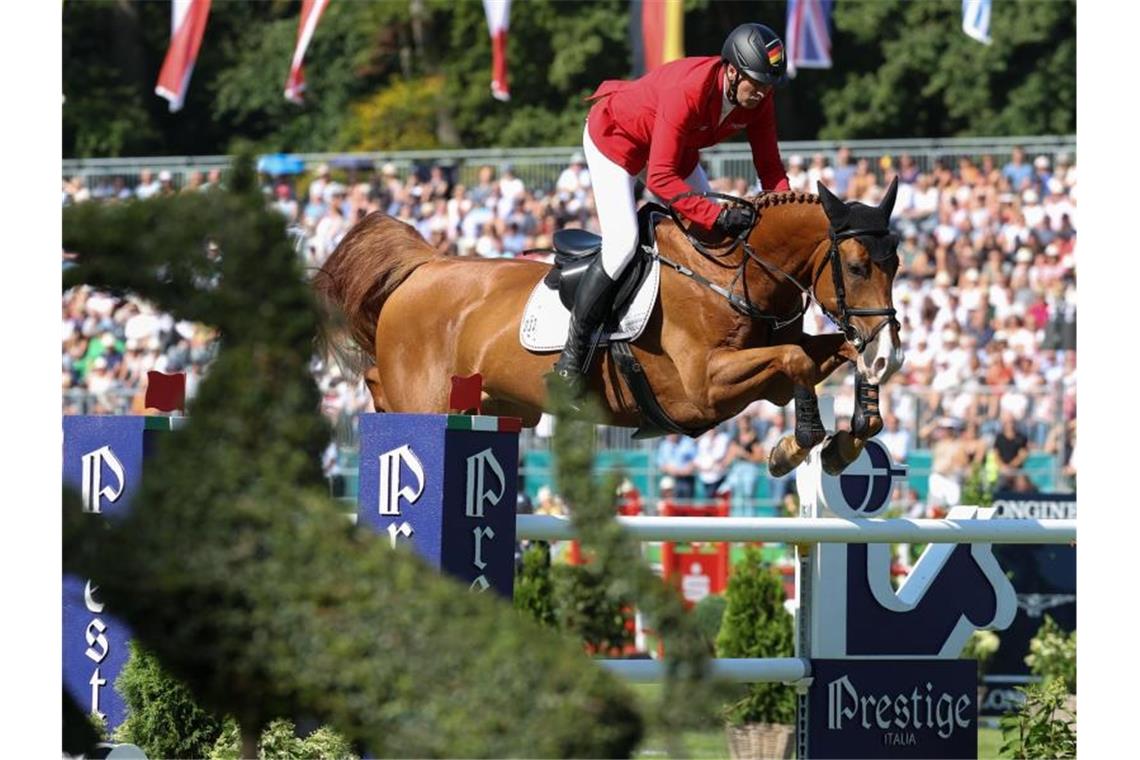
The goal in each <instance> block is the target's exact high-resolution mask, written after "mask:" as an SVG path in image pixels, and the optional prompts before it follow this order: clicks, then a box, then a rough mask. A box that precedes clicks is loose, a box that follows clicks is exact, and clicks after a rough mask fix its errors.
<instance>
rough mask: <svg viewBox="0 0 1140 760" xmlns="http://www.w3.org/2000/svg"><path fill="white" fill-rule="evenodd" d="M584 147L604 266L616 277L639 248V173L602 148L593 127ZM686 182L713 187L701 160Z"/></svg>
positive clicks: (698, 188) (703, 190) (703, 188)
mask: <svg viewBox="0 0 1140 760" xmlns="http://www.w3.org/2000/svg"><path fill="white" fill-rule="evenodd" d="M582 147H583V149H584V152H585V154H586V164H587V166H589V168H590V184H591V186H592V187H593V190H594V208H595V209H597V212H598V226H599V227H601V232H602V268H603V269H605V270H606V274H607V275H609V276H610V278H612V279H615V280H616V279H617V278H618V277H619V276H620V275H621V273H622V272H623V271H625V267H626V265H627V264H629V262H630V261H631V260H632V259H633V254H634V252H636V250H637V201H636V200H635V199H634V197H633V190H634V187H635V186H636V184H637V180H638V177H635V176H633V175H631V174H629V173H628V172H627V171H626V170H625V169H623V168H622V167H621V166H619V165H618V164H615V163H614V162H613V161H611V160H609V159H608V158H606V157H605V155H604V154H603V153H602V152H601V151H600V150H598V146H596V145H594V141H593V140H591V139H590V129H589V127H587V128H586V130H585V131H584V132H583V134H582ZM640 176H641V178H642V180H643V181H644V177H645V172H644V171H642V173H641V175H640ZM685 183H686V184H687V185H688V186H689V187H690V188H692V189H693V190H696V191H697V192H701V193H707V192H709V191H710V190H712V188H711V187H709V178H708V175H706V174H705V170H704V169H702V168H701V165H700V163H698V164H697V167H696V168H695V169H693V172H692V174H690V175H689V176H688V177H686V178H685ZM664 200H668V199H664Z"/></svg>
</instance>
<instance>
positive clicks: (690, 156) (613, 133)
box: [587, 56, 788, 230]
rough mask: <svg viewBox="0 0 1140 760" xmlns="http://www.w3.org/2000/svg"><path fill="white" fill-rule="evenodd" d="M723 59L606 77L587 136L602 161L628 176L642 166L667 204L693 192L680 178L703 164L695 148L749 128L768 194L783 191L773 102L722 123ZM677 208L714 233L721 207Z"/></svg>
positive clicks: (700, 202)
mask: <svg viewBox="0 0 1140 760" xmlns="http://www.w3.org/2000/svg"><path fill="white" fill-rule="evenodd" d="M723 68H724V67H723V66H722V65H721V61H720V58H719V57H717V56H702V57H695V58H681V59H679V60H676V61H671V62H669V63H667V64H665V65H664V66H660V67H658V68H656V69H654V70H653V71H651V72H650V73H648V74H646V75H645V76H643V77H641V78H640V79H636V80H633V81H627V80H623V79H609V80H606V81H605V82H602V84H601V86H600V87H598V89H597V90H596V91H595V92H594V94H593V95H591V96H590V98H589V99H590V100H596V101H597V102H596V103H595V104H594V105H593V107H592V108H591V109H590V115H589V118H588V122H587V123H588V125H589V130H590V138H591V139H593V141H594V144H595V145H597V146H598V150H600V151H601V152H602V153H603V155H605V156H606V157H607V158H609V159H610V160H611V161H613V162H614V163H616V164H619V165H620V166H621V167H622V168H624V169H625V170H626V171H627V172H629V173H630V174H632V175H635V176H636V175H637V174H640V173H641V170H642V169H644V168H645V166H646V164H648V165H649V170H648V171H647V172H646V185H647V186H648V187H649V191H650V192H652V193H653V194H654V195H656V196H657V197H659V198H662V199H664V200H666V201H667V200H669V199H670V198H673V197H674V196H676V195H679V194H681V193H684V192H688V191H689V190H691V188H690V187H689V186H688V185H687V184H686V183H685V177H687V176H689V174H690V173H692V171H693V169H694V168H696V166H697V161H698V160H700V149H701V148H707V147H708V146H710V145H716V144H717V143H719V142H721V141H722V140H724V139H725V138H726V137H728V136H729V135H731V134H733V133H735V132H737V131H738V130H740V129H746V130H747V134H748V142H749V144H751V146H752V163H753V164H754V165H755V166H756V174H757V175H758V176H759V177H760V181H761V183H762V185H763V187H764V188H765V189H766V190H787V189H788V176H787V174H786V173H785V171H784V165H783V162H782V161H781V160H780V149H779V147H777V145H776V109H775V98H774V96H773V95H772V94H769V95H768V96H767V97H766V98H765V99H764V101H763V102H762V103H761V104H760V107H759V108H755V109H753V110H749V109H747V108H740V107H739V106H737V107H735V108H733V109H732V111H731V112H730V113H729V115H728V117H727V118H726V119H724V121H720V115H721V105H722V102H723V97H724V96H723V95H722V94H721V93H722V71H723ZM674 207H675V208H676V209H677V211H679V212H680V213H682V214H684V215H685V216H686V217H688V218H689V219H691V220H692V221H693V222H694V223H696V224H697V225H698V226H700V227H702V228H704V229H706V230H711V229H712V226H713V224H714V223H715V222H716V218H717V216H718V215H719V214H720V210H721V207H720V206H719V205H717V204H716V203H713V202H712V201H709V200H706V199H704V198H697V197H690V198H685V199H684V200H680V201H677V202H676V203H675V204H674Z"/></svg>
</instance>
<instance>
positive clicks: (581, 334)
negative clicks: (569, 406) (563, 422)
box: [554, 254, 617, 401]
mask: <svg viewBox="0 0 1140 760" xmlns="http://www.w3.org/2000/svg"><path fill="white" fill-rule="evenodd" d="M616 294H617V281H615V280H611V279H610V276H609V275H608V274H606V270H605V269H603V268H602V257H601V254H599V255H598V257H597V258H595V259H594V260H593V261H592V262H591V263H590V266H589V267H587V269H586V271H585V272H583V273H582V281H581V282H580V283H578V290H577V292H576V293H575V294H574V308H573V309H571V310H570V331H569V333H568V335H567V336H566V346H565V347H564V348H563V349H562V356H561V357H560V358H559V359H558V363H557V364H555V365H554V372H555V374H557V375H558V376H559V377H560V378H562V380H563V381H564V382H565V383H566V384H567V386H568V387H569V389H570V394H571V397H572V398H573V399H574V400H575V401H577V400H580V399H581V398H582V396H583V394H584V393H585V390H586V374H587V373H588V372H589V370H590V366H589V365H590V360H591V359H592V358H593V349H594V347H595V345H596V343H595V342H594V341H592V340H591V338H592V337H593V335H594V331H595V330H597V328H598V327H599V326H600V325H601V324H602V323H603V322H604V321H605V319H606V317H607V316H609V313H610V307H612V306H613V301H614V296H615V295H616Z"/></svg>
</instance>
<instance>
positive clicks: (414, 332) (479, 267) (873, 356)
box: [314, 183, 902, 475]
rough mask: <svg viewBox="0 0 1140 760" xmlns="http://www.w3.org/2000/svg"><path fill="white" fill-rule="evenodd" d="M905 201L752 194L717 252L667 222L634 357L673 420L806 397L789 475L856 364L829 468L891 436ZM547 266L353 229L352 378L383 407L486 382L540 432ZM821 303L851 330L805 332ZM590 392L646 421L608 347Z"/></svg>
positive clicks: (614, 414) (782, 453)
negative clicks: (739, 224)
mask: <svg viewBox="0 0 1140 760" xmlns="http://www.w3.org/2000/svg"><path fill="white" fill-rule="evenodd" d="M896 189H897V184H896V183H892V185H891V187H890V188H889V190H888V191H887V193H886V195H885V196H884V199H883V202H882V203H881V204H880V205H879V206H878V207H874V206H866V205H864V204H861V203H855V202H850V203H844V202H843V201H841V200H839V199H838V198H836V197H835V196H834V195H832V194H831V193H830V192H829V191H828V190H827V189H826V188H825V187H824V186H822V185H820V186H819V190H820V195H819V196H816V195H812V194H808V193H794V192H784V193H766V194H762V195H760V196H758V197H756V198H749V199H744V200H743V201H740V200H738V201H736V202H738V203H742V204H746V207H747V208H751V209H753V210H754V219H755V223H754V225H753V227H752V229H751V230H750V231H749V232H747V233H744V234H742V235H741V237H740V238H738V239H736V240H735V241H727V242H724V243H722V244H721V245H719V246H718V247H716V248H713V247H712V246H711V244H710V245H709V247H706V245H705V244H702V243H701V242H700V241H699V240H697V239H696V238H695V237H693V235H692V234H691V233H690V232H689V231H687V230H685V229H684V228H683V227H682V226H681V225H679V224H678V223H677V222H676V221H674V220H670V219H666V220H664V221H662V222H661V223H660V224H658V225H657V228H656V241H657V250H658V252H659V253H660V255H661V256H662V257H663V259H669V260H670V261H671V263H676V264H678V265H681V266H679V267H673V266H667V265H666V264H665V263H663V264H662V268H661V278H660V293H659V298H658V301H657V303H656V305H655V306H654V310H653V312H652V314H651V316H650V318H649V322H648V324H647V325H646V328H645V330H644V332H643V333H642V334H641V336H640V337H639V338H637V340H636V341H634V342H633V343H632V344H631V347H632V353H633V356H634V357H635V358H636V360H637V361H638V362H639V363H640V364H641V367H642V368H643V370H644V373H645V377H646V378H647V379H648V381H649V385H650V386H651V388H652V391H653V393H654V394H655V395H656V397H657V400H658V403H659V405H660V408H661V410H663V411H664V412H665V414H666V415H667V416H668V417H669V418H670V419H671V420H672V421H674V422H675V423H676V424H677V425H678V426H679V427H682V428H685V429H686V430H691V431H694V433H693V434H696V431H701V430H704V429H707V428H710V427H712V426H714V425H716V424H718V423H720V422H722V421H724V420H726V419H729V418H731V417H733V416H734V415H736V414H738V413H739V412H740V411H741V410H743V409H744V408H745V407H746V406H748V405H749V404H751V403H752V402H753V401H756V400H757V399H767V400H768V401H771V402H773V403H775V404H777V405H780V406H783V405H786V404H787V403H788V402H789V401H791V400H792V399H793V397H794V398H795V399H796V433H795V435H789V436H787V437H786V438H785V439H784V440H783V441H781V442H780V445H779V446H778V447H776V448H775V449H774V450H773V452H772V455H771V458H770V465H769V466H770V471H771V472H772V473H773V474H776V475H779V474H783V473H786V472H788V471H790V470H791V469H792V468H793V467H795V466H796V465H797V464H799V462H800V461H802V460H803V459H804V457H806V455H807V453H808V451H809V450H810V449H811V447H812V446H814V445H816V444H818V443H820V442H821V441H822V440H823V439H824V438H825V436H826V431H824V429H823V426H822V425H821V424H820V421H819V412H818V406H817V401H816V397H815V391H814V386H815V385H817V384H818V383H819V382H821V381H822V380H823V379H824V378H826V377H827V376H828V375H830V374H831V373H832V372H834V371H835V370H836V369H838V368H839V367H841V366H843V365H844V364H846V363H847V362H849V361H851V362H855V364H856V368H857V371H858V382H857V386H858V388H857V391H858V393H857V396H858V400H859V403H858V404H857V408H856V413H855V417H853V419H852V430H851V434H844V435H840V436H836V437H835V438H834V439H833V440H832V441H831V442H830V443H829V447H828V451H830V452H831V455H830V456H829V457H825V461H826V462H827V463H828V465H829V469H831V470H832V471H838V470H839V469H841V468H842V467H844V466H846V464H847V463H849V462H850V461H852V460H853V459H854V457H855V456H857V455H858V451H859V449H860V448H861V447H862V440H864V439H865V438H867V437H870V436H872V435H875V434H876V433H878V431H879V430H880V429H881V427H882V420H881V418H880V417H879V414H878V409H877V391H878V384H879V383H881V382H883V381H884V380H886V379H887V378H888V377H889V376H890V375H891V374H892V373H893V372H894V371H895V370H896V369H897V368H898V366H899V365H900V363H901V359H902V357H901V352H900V350H899V339H898V323H897V321H896V320H895V319H894V309H893V307H892V299H891V286H892V282H893V280H894V275H895V271H896V269H897V267H898V256H897V253H896V252H895V248H896V247H897V243H898V239H897V237H896V236H894V235H891V234H889V232H888V229H887V228H888V222H889V217H890V212H891V208H892V207H893V205H894V198H895V191H896ZM549 268H550V267H549V265H547V264H544V263H541V262H537V261H532V260H527V259H478V258H455V257H444V256H441V255H439V254H437V253H436V252H435V251H434V250H433V249H432V248H431V247H430V246H429V245H428V244H427V243H426V242H425V241H424V240H423V238H421V237H420V236H419V234H418V233H417V232H416V231H415V230H414V229H413V228H412V227H410V226H408V225H406V224H404V223H402V222H399V221H397V220H395V219H393V218H391V217H389V216H386V215H383V214H380V213H373V214H371V215H369V216H367V217H365V218H364V219H363V220H361V221H360V222H359V223H358V224H356V225H355V226H354V227H353V228H352V229H351V230H350V231H349V232H348V234H346V235H345V237H344V239H343V240H342V241H341V243H340V244H339V245H338V246H337V248H336V250H335V251H334V252H333V253H332V255H331V256H330V257H329V259H328V261H327V262H326V263H325V265H324V266H323V267H322V270H321V272H319V273H318V275H317V277H316V278H315V279H314V285H315V287H316V288H317V290H318V293H319V294H320V295H321V296H322V297H323V299H324V301H325V303H326V304H331V305H332V306H334V307H336V308H339V309H340V310H341V311H342V312H343V315H344V317H345V318H346V320H347V325H348V328H349V330H350V332H351V335H352V338H353V339H354V341H355V343H356V344H357V345H358V346H359V348H360V349H361V350H362V351H361V352H358V354H357V355H358V357H361V358H363V359H364V360H363V362H362V363H357V364H356V366H355V367H354V369H355V370H356V371H358V372H359V371H363V372H364V376H365V380H366V382H367V385H368V388H369V390H370V392H371V394H372V399H373V403H374V404H375V408H376V411H378V412H419V413H443V412H447V411H448V398H449V392H450V388H451V378H452V376H453V375H463V376H465V375H471V374H473V373H476V372H478V373H480V374H481V375H482V376H483V398H484V401H483V413H484V414H492V415H510V416H516V417H521V418H522V419H523V424H525V425H527V426H534V425H535V424H537V422H538V420H539V417H540V415H541V414H542V412H543V411H544V409H545V408H546V405H547V385H546V382H545V380H546V376H547V375H548V373H550V372H551V367H552V365H553V363H554V361H555V360H556V358H557V354H556V353H534V352H531V351H528V350H527V349H525V348H523V347H522V345H521V344H520V340H519V327H520V321H521V318H522V314H523V308H524V306H525V305H526V303H527V299H528V297H529V296H530V294H531V291H532V290H533V289H534V287H535V285H536V284H537V283H538V281H539V280H541V279H542V278H543V277H544V276H545V275H546V274H547V273H548V271H549ZM684 268H687V269H689V270H691V272H695V273H696V274H697V275H699V276H700V277H699V278H694V277H692V276H691V273H685V272H683V271H681V270H682V269H684ZM701 278H704V280H705V281H704V282H701V281H700V279H701ZM710 283H712V284H716V285H719V286H720V288H721V289H723V290H725V291H727V292H730V293H732V295H733V296H734V297H735V298H734V301H735V303H733V302H730V300H729V299H728V298H727V297H725V295H724V294H723V293H722V292H717V290H714V289H713V288H712V287H709V284H710ZM806 299H814V300H815V301H817V302H818V303H819V305H820V306H821V308H823V310H824V312H825V313H827V314H828V315H829V316H830V317H831V318H832V319H833V321H835V322H836V324H837V325H839V326H840V327H841V330H842V332H839V333H831V334H825V335H815V336H813V335H807V334H805V333H804V332H803V329H802V326H803V313H804V311H805V310H806V308H807V301H806ZM884 328H888V329H884ZM342 357H343V354H342ZM365 357H366V358H365ZM586 387H587V389H588V391H587V392H592V393H593V394H596V397H597V398H598V399H599V400H600V402H601V406H602V409H603V411H602V418H601V419H597V420H595V421H597V422H600V423H604V424H608V425H618V426H625V427H636V426H639V425H641V424H643V422H644V415H643V414H642V411H641V410H640V409H639V408H638V406H637V404H636V402H635V400H634V397H633V395H632V393H631V392H630V389H629V388H628V386H627V384H626V383H624V382H623V381H622V379H621V377H620V375H619V372H618V369H617V367H616V365H615V362H614V360H613V357H612V356H611V355H609V354H608V353H606V352H603V351H599V352H598V356H597V358H596V359H595V361H594V362H593V364H592V366H591V368H590V371H589V376H588V378H587V382H586ZM831 444H836V445H831ZM839 444H841V445H839Z"/></svg>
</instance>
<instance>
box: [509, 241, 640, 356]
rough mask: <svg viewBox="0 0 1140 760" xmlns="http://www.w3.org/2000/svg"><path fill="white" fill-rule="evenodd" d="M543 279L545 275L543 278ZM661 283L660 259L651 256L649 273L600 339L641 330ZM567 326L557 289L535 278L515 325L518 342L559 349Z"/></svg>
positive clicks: (632, 336)
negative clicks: (612, 328) (613, 327)
mask: <svg viewBox="0 0 1140 760" xmlns="http://www.w3.org/2000/svg"><path fill="white" fill-rule="evenodd" d="M544 279H545V278H544ZM660 283H661V262H660V261H658V260H657V259H654V260H653V264H652V267H651V268H650V270H649V276H648V277H646V278H645V281H644V282H642V283H641V287H640V288H638V290H637V293H635V294H634V296H633V300H631V301H630V302H629V306H627V307H626V309H625V312H624V313H623V314H622V315H621V319H620V320H619V322H618V329H617V330H616V331H614V332H612V333H606V334H604V335H603V336H602V343H608V342H609V341H611V340H636V339H637V338H638V336H640V335H641V333H642V332H643V331H644V330H645V325H646V323H647V322H648V321H649V315H650V314H652V313H653V304H655V303H656V302H657V289H658V286H659V285H660ZM569 329H570V310H569V309H567V308H566V307H565V306H563V305H562V299H560V298H559V297H558V291H557V290H555V289H554V288H548V287H547V286H546V283H545V282H544V281H543V280H539V281H538V284H537V285H535V287H534V290H533V291H532V292H531V294H530V298H529V299H527V302H526V310H525V311H524V312H523V318H522V325H521V327H520V328H519V342H520V343H522V346H523V348H525V349H527V350H528V351H561V350H562V347H563V346H564V345H565V344H566V333H567V332H568V331H569Z"/></svg>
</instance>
